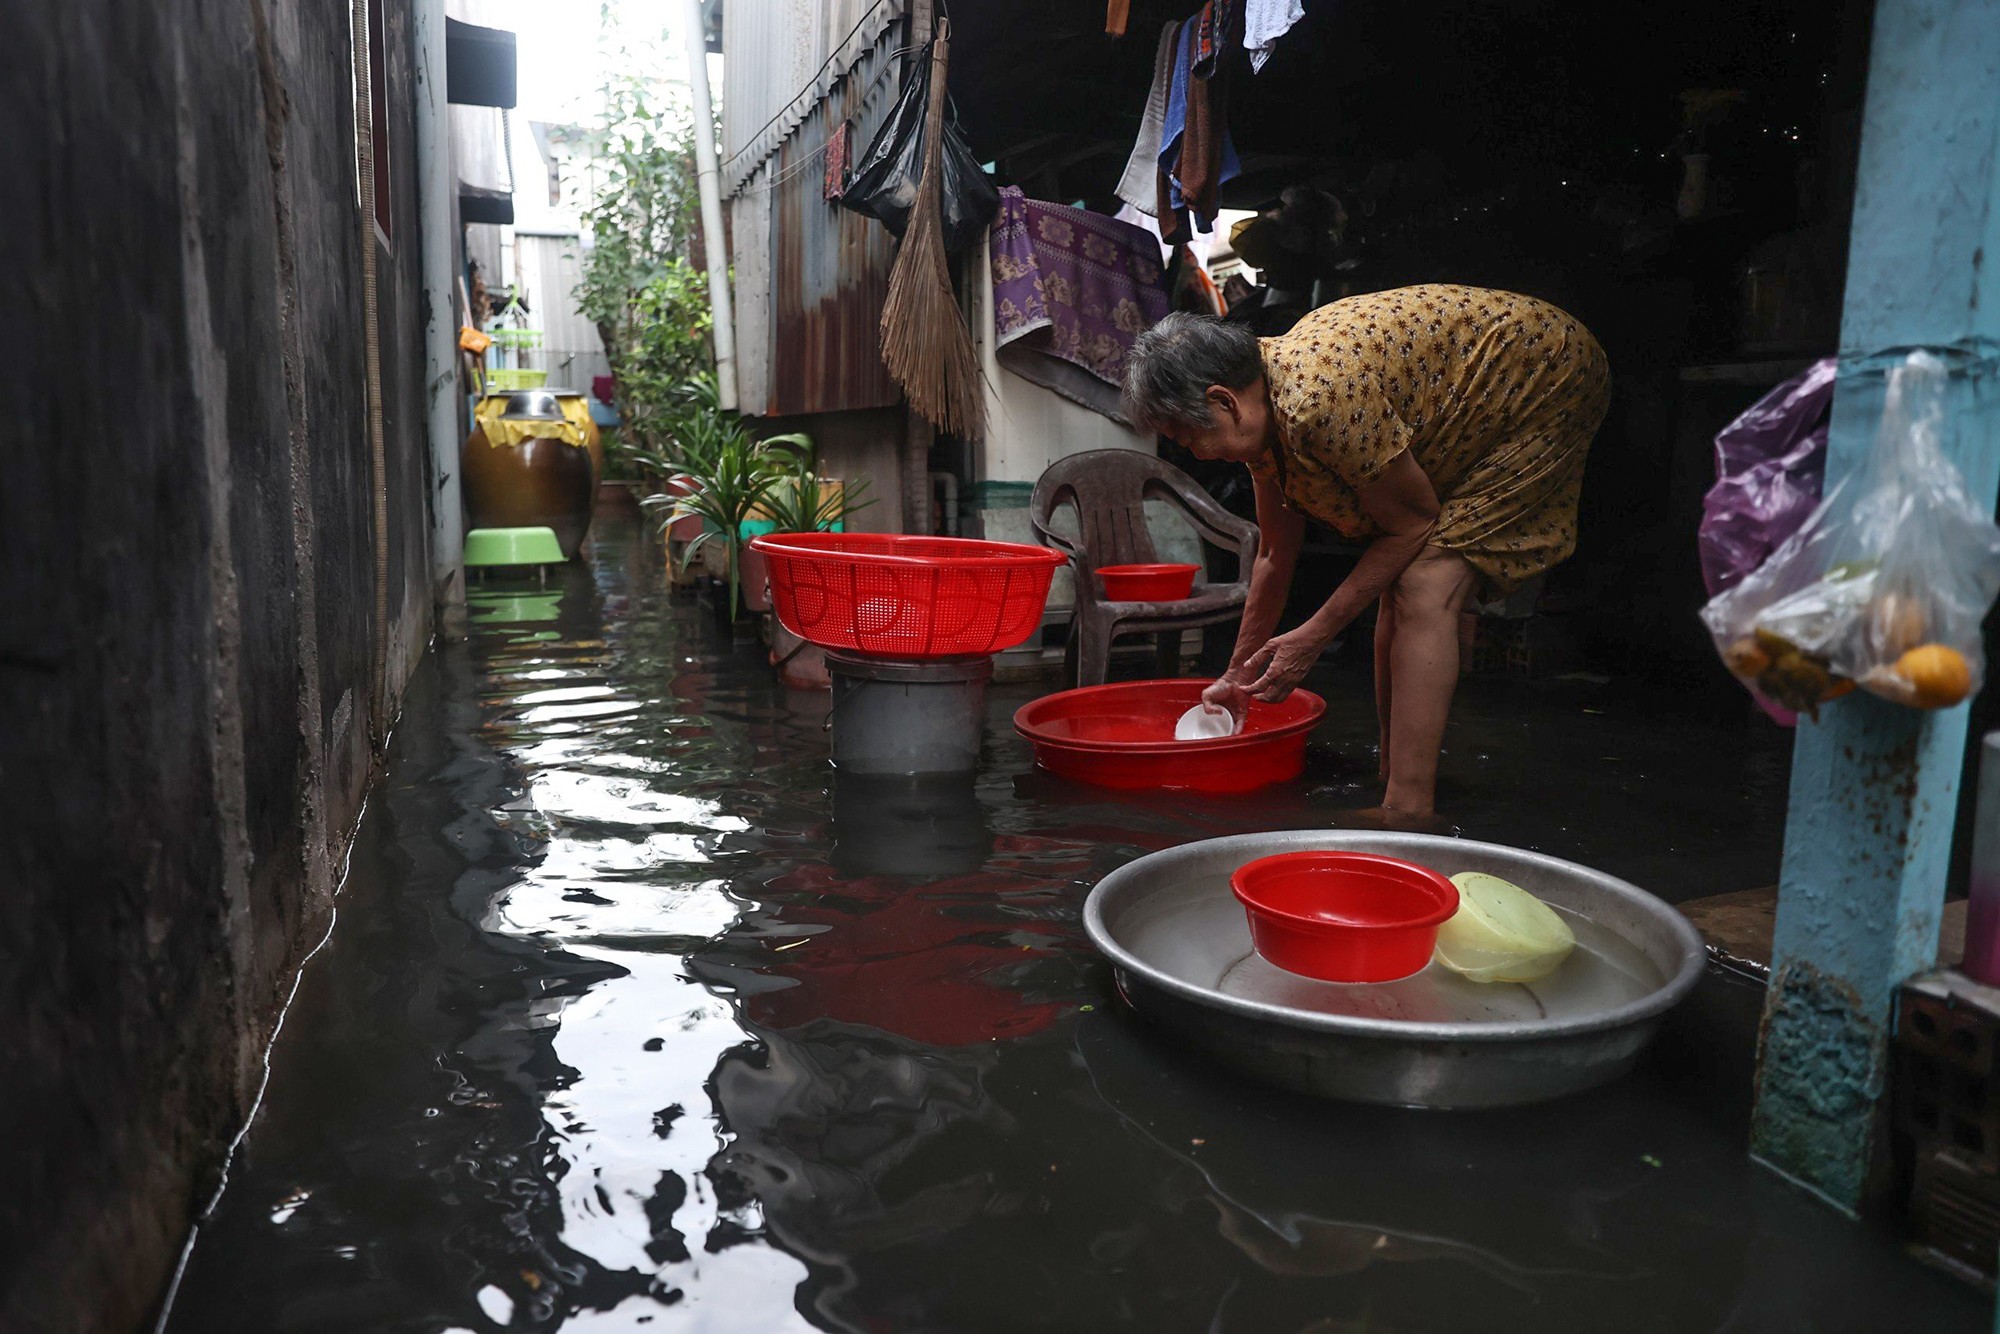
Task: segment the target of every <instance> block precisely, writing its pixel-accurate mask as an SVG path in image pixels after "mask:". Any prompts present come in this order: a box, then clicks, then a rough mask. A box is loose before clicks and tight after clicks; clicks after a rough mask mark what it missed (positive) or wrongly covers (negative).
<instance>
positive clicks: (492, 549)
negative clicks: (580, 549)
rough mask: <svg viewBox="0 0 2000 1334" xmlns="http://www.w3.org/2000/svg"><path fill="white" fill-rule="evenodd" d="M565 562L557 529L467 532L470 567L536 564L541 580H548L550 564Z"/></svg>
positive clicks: (467, 566)
mask: <svg viewBox="0 0 2000 1334" xmlns="http://www.w3.org/2000/svg"><path fill="white" fill-rule="evenodd" d="M562 562H563V554H562V543H560V542H558V541H556V534H555V529H553V528H475V529H473V530H472V531H471V532H469V533H467V534H466V535H465V568H467V569H468V570H487V569H491V568H492V567H494V566H496V565H499V566H507V565H532V566H534V567H535V575H536V578H537V580H541V581H546V579H547V577H548V567H549V566H551V565H560V564H562Z"/></svg>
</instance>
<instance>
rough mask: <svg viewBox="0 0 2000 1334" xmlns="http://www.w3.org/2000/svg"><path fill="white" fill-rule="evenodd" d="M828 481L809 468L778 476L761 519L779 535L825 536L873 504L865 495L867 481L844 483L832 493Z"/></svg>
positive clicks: (870, 497) (870, 498)
mask: <svg viewBox="0 0 2000 1334" xmlns="http://www.w3.org/2000/svg"><path fill="white" fill-rule="evenodd" d="M828 480H830V479H828V478H825V477H823V476H821V475H820V473H819V472H818V470H816V469H814V468H812V467H801V468H796V469H794V470H792V471H789V472H787V473H785V474H783V475H782V476H780V477H779V478H778V480H777V482H776V484H775V485H773V486H772V488H771V493H770V495H769V496H767V497H766V498H765V500H764V517H765V518H767V519H769V520H770V521H771V522H772V523H774V524H775V525H777V527H776V531H777V532H780V533H824V532H829V531H831V530H832V528H833V526H834V525H835V524H837V523H840V522H841V521H842V520H844V519H846V518H847V516H848V515H850V514H852V513H854V512H855V511H856V510H862V509H866V508H868V506H870V505H872V504H874V503H875V500H874V498H873V497H872V496H869V495H868V481H867V479H866V478H862V479H861V480H859V481H852V482H843V483H842V484H841V486H840V487H839V488H837V489H834V490H828V489H827V487H826V486H825V483H826V482H827V481H828Z"/></svg>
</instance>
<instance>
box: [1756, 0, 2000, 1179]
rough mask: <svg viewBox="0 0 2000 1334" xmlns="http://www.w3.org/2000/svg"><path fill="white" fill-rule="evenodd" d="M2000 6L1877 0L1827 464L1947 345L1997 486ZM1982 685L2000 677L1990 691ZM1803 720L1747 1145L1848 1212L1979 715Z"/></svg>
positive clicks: (1871, 1142) (1836, 469)
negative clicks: (1971, 727)
mask: <svg viewBox="0 0 2000 1334" xmlns="http://www.w3.org/2000/svg"><path fill="white" fill-rule="evenodd" d="M1996 275H2000V2H1996V0H1879V2H1878V4H1877V6H1876V17H1875V30H1874V36H1873V48H1872V50H1871V53H1870V57H1869V69H1868V101H1867V110H1866V116H1865V119H1864V121H1863V129H1862V140H1861V163H1860V178H1859V190H1858V194H1857V197H1856V200H1855V206H1854V233H1853V239H1852V242H1851V246H1850V249H1849V254H1848V276H1847V303H1846V309H1845V312H1844V315H1843V318H1842V325H1841V350H1842V365H1841V373H1840V379H1839V382H1838V385H1837V387H1836V390H1835V395H1834V409H1833V431H1832V440H1831V445H1830V452H1829V456H1828V466H1827V475H1828V480H1829V481H1830V482H1831V481H1833V480H1835V479H1837V478H1839V477H1840V476H1842V475H1844V474H1845V473H1847V472H1848V471H1850V470H1852V469H1853V468H1854V467H1855V466H1856V465H1857V464H1858V463H1859V461H1860V460H1861V459H1862V458H1863V457H1864V456H1865V455H1866V453H1867V451H1868V449H1869V447H1870V444H1871V443H1872V440H1873V437H1874V432H1875V427H1876V423H1877V421H1878V419H1879V417H1880V415H1881V408H1882V399H1883V393H1884V389H1885V381H1884V377H1883V373H1882V366H1883V361H1884V358H1882V357H1881V356H1880V355H1878V354H1882V353H1885V352H1888V351H1890V350H1893V349H1896V348H1909V347H1919V346H1921V347H1931V348H1936V349H1939V350H1941V351H1944V350H1947V349H1949V350H1950V355H1949V356H1948V358H1947V359H1948V361H1950V363H1951V364H1952V367H1953V372H1952V376H1951V385H1950V389H1949V391H1948V397H1947V401H1946V429H1945V436H1946V440H1945V445H1946V449H1947V451H1948V452H1949V453H1950V455H1951V456H1952V458H1953V459H1954V460H1955V461H1956V462H1957V463H1958V465H1959V467H1960V468H1961V469H1963V470H1964V472H1965V474H1966V478H1967V480H1968V482H1969V483H1970V484H1971V487H1972V491H1973V494H1974V495H1975V496H1979V497H1982V498H1984V499H1985V500H1986V501H1988V502H1989V503H1990V502H1991V501H1992V500H1993V498H1994V497H1995V495H1996V491H2000V413H1996V411H1995V404H1996V401H2000V382H1997V381H1996V378H1995V367H1994V358H1993V354H1994V351H1995V348H1996V346H2000V345H1996V344H1995V343H1994V342H1993V341H1992V340H1994V339H1996V338H2000V277H1996ZM1987 689H1989V690H1992V689H2000V685H1992V684H1989V685H1988V687H1987ZM1821 717H1822V721H1821V722H1820V723H1818V724H1813V723H1810V722H1804V721H1802V722H1801V723H1800V725H1799V732H1798V739H1797V742H1796V745H1795V749H1794V752H1793V772H1792V790H1791V814H1790V822H1789V824H1788V825H1787V827H1786V831H1785V864H1784V872H1783V876H1782V878H1781V882H1780V894H1779V900H1778V924H1777V938H1776V946H1775V957H1774V959H1773V967H1772V975H1771V987H1770V992H1769V995H1768V997H1767V998H1766V1001H1765V1008H1764V1022H1763V1034H1762V1043H1761V1048H1760V1052H1759V1058H1758V1072H1757V1106H1756V1114H1755V1118H1754V1121H1753V1127H1752V1144H1751V1149H1752V1152H1753V1154H1754V1155H1755V1156H1756V1157H1757V1159H1758V1160H1759V1161H1760V1162H1763V1163H1764V1164H1766V1165H1768V1166H1769V1167H1771V1168H1773V1169H1775V1170H1777V1171H1779V1172H1781V1173H1783V1174H1785V1175H1786V1176H1789V1177H1791V1178H1793V1179H1794V1180H1796V1181H1797V1182H1799V1183H1800V1184H1802V1185H1804V1186H1806V1187H1807V1188H1809V1189H1811V1190H1814V1191H1816V1192H1818V1193H1819V1194H1820V1195H1822V1196H1824V1197H1825V1198H1826V1199H1827V1200H1828V1201H1830V1202H1831V1203H1833V1204H1834V1205H1836V1206H1838V1207H1840V1208H1842V1209H1845V1210H1848V1211H1850V1212H1851V1211H1854V1210H1855V1209H1857V1208H1858V1207H1859V1206H1860V1204H1861V1203H1862V1200H1863V1197H1864V1194H1865V1192H1866V1187H1867V1184H1868V1176H1869V1169H1870V1164H1871V1161H1872V1155H1873V1154H1874V1152H1875V1134H1874V1131H1875V1123H1876V1115H1877V1111H1876V1109H1877V1103H1878V1100H1879V1098H1880V1095H1881V1093H1882V1083H1883V1072H1884V1067H1885V1064H1886V1061H1887V1054H1888V1053H1887V1047H1888V1024H1889V1018H1890V1003H1891V998H1892V995H1893V993H1894V990H1895V988H1896V986H1897V985H1898V984H1899V983H1901V982H1902V981H1903V980H1904V979H1906V978H1908V977H1909V976H1910V975H1911V974H1913V973H1916V972H1918V971H1921V970H1922V969H1925V968H1927V967H1930V966H1931V965H1932V964H1933V963H1935V961H1936V955H1937V934H1938V918H1939V913H1940V911H1941V909H1942V907H1943V903H1944V885H1945V871H1946V863H1947V860H1948V858H1949V855H1950V850H1951V838H1952V821H1953V816H1954V812H1955V811H1956V809H1957V801H1958V785H1959V781H1960V776H1961V775H1960V768H1961V764H1962V761H1963V757H1964V754H1965V741H1966V709H1965V707H1964V706H1963V705H1961V706H1960V707H1958V708H1955V709H1950V710H1946V711H1943V712H1936V713H1924V712H1918V711H1915V710H1910V709H1904V708H1899V707H1897V706H1895V705H1891V704H1886V703H1884V702H1882V701H1880V700H1877V699H1875V698H1873V697H1871V696H1868V695H1866V694H1860V693H1857V694H1854V695H1851V696H1849V697H1848V698H1847V699H1845V700H1842V701H1840V702H1839V703H1837V704H1834V705H1833V706H1831V707H1830V708H1828V709H1826V710H1824V711H1823V712H1822V715H1821Z"/></svg>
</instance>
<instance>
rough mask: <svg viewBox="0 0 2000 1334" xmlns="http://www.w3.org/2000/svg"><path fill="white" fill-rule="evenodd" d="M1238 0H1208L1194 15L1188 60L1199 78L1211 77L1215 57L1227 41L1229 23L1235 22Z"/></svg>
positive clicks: (1213, 71) (1213, 73) (1219, 54)
mask: <svg viewBox="0 0 2000 1334" xmlns="http://www.w3.org/2000/svg"><path fill="white" fill-rule="evenodd" d="M1237 3H1238V0H1208V3H1207V4H1205V5H1203V6H1202V7H1201V12H1200V13H1199V14H1197V15H1195V18H1194V24H1195V30H1194V56H1193V59H1192V61H1191V62H1190V64H1191V66H1192V68H1193V70H1194V72H1195V74H1196V75H1197V76H1198V77H1200V78H1204V79H1207V78H1213V77H1214V75H1215V68H1216V61H1217V58H1218V57H1220V56H1221V54H1222V48H1223V46H1224V45H1225V44H1226V43H1227V42H1228V41H1229V35H1230V25H1232V24H1234V23H1235V22H1236V17H1237V15H1236V6H1237Z"/></svg>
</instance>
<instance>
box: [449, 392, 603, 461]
mask: <svg viewBox="0 0 2000 1334" xmlns="http://www.w3.org/2000/svg"><path fill="white" fill-rule="evenodd" d="M512 397H513V395H512V394H511V393H509V394H488V395H487V396H486V397H484V398H482V399H480V400H479V406H478V407H476V408H474V409H473V412H472V418H473V421H474V423H475V424H476V425H477V426H478V427H479V429H480V430H481V431H483V432H485V434H486V443H487V444H489V445H492V446H493V447H494V448H495V449H498V448H500V447H501V446H502V445H506V446H508V447H510V448H511V447H514V446H518V445H520V444H522V443H524V442H526V441H529V440H560V441H562V442H563V443H564V444H566V445H575V446H576V447H577V448H578V449H582V448H583V447H584V446H585V445H586V444H587V443H588V442H589V439H590V403H589V401H588V400H587V399H585V398H583V397H582V396H581V395H578V396H576V397H574V398H571V397H562V398H558V399H557V400H556V403H557V405H558V406H559V407H561V408H562V412H563V420H561V421H559V422H523V421H502V420H501V419H500V414H502V413H504V412H505V411H507V400H508V399H510V398H512Z"/></svg>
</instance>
